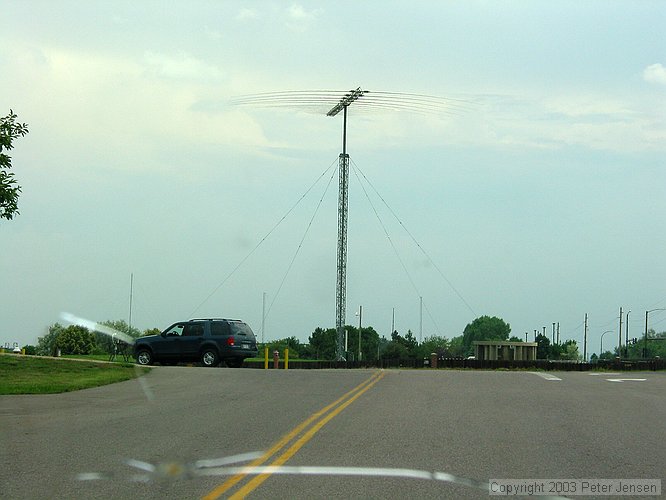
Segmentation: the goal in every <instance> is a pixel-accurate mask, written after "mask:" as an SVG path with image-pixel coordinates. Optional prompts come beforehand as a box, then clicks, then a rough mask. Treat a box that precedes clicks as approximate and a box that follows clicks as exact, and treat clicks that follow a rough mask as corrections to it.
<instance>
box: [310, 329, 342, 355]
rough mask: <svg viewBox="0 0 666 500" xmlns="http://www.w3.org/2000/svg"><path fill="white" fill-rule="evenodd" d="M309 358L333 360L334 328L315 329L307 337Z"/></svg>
mask: <svg viewBox="0 0 666 500" xmlns="http://www.w3.org/2000/svg"><path fill="white" fill-rule="evenodd" d="M308 342H309V343H310V356H311V357H312V358H314V359H335V354H336V346H337V332H336V331H335V328H327V329H325V330H324V329H323V328H319V327H317V328H315V330H314V332H312V335H310V337H308Z"/></svg>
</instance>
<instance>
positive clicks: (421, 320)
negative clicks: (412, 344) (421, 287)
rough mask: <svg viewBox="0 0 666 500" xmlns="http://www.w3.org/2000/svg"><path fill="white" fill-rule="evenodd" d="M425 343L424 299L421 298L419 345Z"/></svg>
mask: <svg viewBox="0 0 666 500" xmlns="http://www.w3.org/2000/svg"><path fill="white" fill-rule="evenodd" d="M422 342H423V297H419V344H420V343H422Z"/></svg>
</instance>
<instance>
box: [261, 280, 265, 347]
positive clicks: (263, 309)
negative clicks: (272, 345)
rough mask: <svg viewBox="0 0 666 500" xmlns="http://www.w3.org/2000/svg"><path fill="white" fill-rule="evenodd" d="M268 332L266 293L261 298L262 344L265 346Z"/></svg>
mask: <svg viewBox="0 0 666 500" xmlns="http://www.w3.org/2000/svg"><path fill="white" fill-rule="evenodd" d="M265 332H266V292H264V293H263V295H262V298H261V343H262V344H265V341H264V333H265Z"/></svg>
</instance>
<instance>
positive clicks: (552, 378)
mask: <svg viewBox="0 0 666 500" xmlns="http://www.w3.org/2000/svg"><path fill="white" fill-rule="evenodd" d="M529 373H531V374H533V375H538V376H539V377H541V378H545V379H546V380H560V381H561V380H562V379H561V378H558V377H556V376H555V375H551V374H550V373H541V372H529Z"/></svg>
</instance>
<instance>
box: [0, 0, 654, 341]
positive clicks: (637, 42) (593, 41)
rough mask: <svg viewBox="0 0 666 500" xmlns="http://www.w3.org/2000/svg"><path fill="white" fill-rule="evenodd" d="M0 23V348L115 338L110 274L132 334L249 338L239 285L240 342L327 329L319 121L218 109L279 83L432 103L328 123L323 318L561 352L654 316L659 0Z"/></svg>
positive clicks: (307, 114)
mask: <svg viewBox="0 0 666 500" xmlns="http://www.w3.org/2000/svg"><path fill="white" fill-rule="evenodd" d="M0 4H1V8H0V12H1V14H0V18H1V19H2V30H0V114H2V115H6V114H7V113H8V112H9V109H10V108H11V109H13V110H14V111H15V112H16V113H17V114H18V115H19V120H20V121H21V122H27V123H28V125H29V128H30V133H29V135H28V136H26V137H24V138H21V139H19V140H17V141H16V142H15V149H14V150H13V154H12V157H13V164H14V168H13V171H14V172H15V174H16V177H17V179H18V181H19V183H20V184H21V186H22V188H23V192H22V195H21V198H20V204H19V208H20V211H21V214H20V215H19V216H18V217H16V218H15V219H14V220H12V221H4V220H3V221H0V254H1V259H0V276H1V277H0V317H1V319H2V329H1V330H0V344H2V345H4V344H5V343H6V342H9V343H10V344H11V343H13V342H18V343H19V344H20V345H24V344H29V343H30V344H34V343H36V342H37V337H38V336H41V335H43V334H44V333H45V331H46V330H47V328H48V326H49V325H51V324H53V323H55V322H56V321H59V315H60V313H61V312H63V311H66V312H70V313H73V314H76V315H78V316H81V317H84V318H88V319H92V320H95V321H104V320H116V319H125V320H126V321H127V320H128V319H129V304H130V276H131V275H132V274H133V283H134V286H133V300H132V323H133V324H134V325H135V326H137V327H138V328H140V329H146V328H151V327H159V328H165V327H166V326H168V325H170V324H171V323H173V322H175V321H179V320H183V319H189V318H191V317H209V316H214V317H233V318H241V319H243V320H245V321H247V322H248V323H249V324H250V326H251V327H252V328H253V329H254V331H255V332H256V333H257V334H258V336H259V337H260V339H261V336H262V330H261V325H262V309H263V297H264V293H265V294H266V308H265V309H266V310H267V311H268V314H267V317H266V328H265V331H264V332H263V334H264V336H265V338H266V340H269V339H275V338H282V337H286V336H292V335H293V336H296V337H298V338H299V339H300V340H302V341H307V338H308V336H309V335H310V334H311V332H312V331H313V330H314V328H316V327H318V326H321V327H334V326H335V284H336V269H335V262H336V238H337V195H338V186H337V183H338V178H337V173H336V172H335V169H336V167H337V163H338V155H339V153H340V152H341V149H342V115H338V116H337V117H334V118H331V117H327V116H326V114H325V113H326V111H327V110H328V108H329V107H332V105H333V104H335V101H332V102H331V103H330V106H329V105H328V104H329V103H322V104H321V106H319V107H317V106H315V107H308V108H305V109H302V108H300V107H299V106H295V105H294V106H283V107H278V108H264V107H258V106H239V105H234V104H231V100H232V99H233V98H234V97H236V96H240V95H247V94H256V93H265V92H280V91H299V90H303V91H306V90H309V91H311V90H335V91H339V92H340V95H341V96H342V95H343V94H344V92H345V91H348V90H349V89H354V88H357V87H361V88H362V89H364V90H368V91H370V93H369V94H368V96H370V95H372V94H371V93H372V91H375V92H396V93H408V94H425V95H430V96H437V97H440V98H443V99H445V101H442V102H443V103H444V104H442V105H440V106H432V109H429V110H428V112H426V113H423V112H421V113H417V112H413V111H412V110H401V111H400V110H389V109H385V108H384V107H380V106H371V105H365V106H361V105H360V101H359V103H358V105H354V104H352V106H350V108H349V121H348V137H347V148H348V153H349V154H350V156H351V162H352V165H351V166H352V172H351V174H350V188H349V189H350V192H349V249H348V267H347V274H348V281H347V323H348V324H353V325H357V324H358V317H357V316H356V315H355V312H356V311H358V308H359V306H361V305H362V306H363V325H364V326H365V325H371V326H373V327H374V328H375V329H376V330H377V331H378V332H379V333H380V334H381V335H385V336H387V337H388V336H389V335H390V329H391V323H392V313H393V311H395V328H396V329H397V330H398V331H399V332H401V333H402V334H404V333H406V331H407V330H408V329H411V330H412V331H413V332H414V334H415V335H417V337H418V336H419V335H420V333H421V326H420V325H421V319H420V318H421V315H420V307H419V303H420V299H419V297H423V314H422V318H423V320H422V325H423V326H422V332H423V336H424V337H425V336H430V335H443V336H446V337H453V336H457V335H460V334H461V333H462V331H463V329H464V328H465V325H467V324H468V323H469V322H471V321H472V320H473V319H474V318H475V317H477V316H481V315H484V314H487V315H491V316H492V315H494V316H499V317H501V318H503V319H504V320H505V321H507V322H508V323H510V325H511V328H512V333H513V334H514V335H517V336H519V337H521V338H522V337H524V334H525V332H529V333H530V340H531V339H532V337H533V332H534V330H535V329H539V330H541V328H542V327H543V326H546V327H547V328H546V330H547V332H548V333H549V334H550V333H551V331H552V323H554V322H555V323H559V324H560V335H561V338H562V339H563V340H564V339H569V338H573V339H576V340H577V341H578V342H579V343H581V344H582V339H583V320H584V316H585V314H586V313H588V314H589V327H590V330H589V338H590V344H589V347H588V353H589V352H596V351H598V349H599V339H600V336H601V334H602V332H604V331H606V330H612V331H614V332H615V335H612V334H609V335H607V336H606V337H605V339H604V345H605V347H610V346H611V345H613V344H615V345H616V344H617V330H618V326H619V325H618V315H619V308H620V307H623V308H624V311H627V310H631V311H632V312H631V314H630V315H629V320H630V323H629V325H630V331H629V336H630V337H635V336H640V335H641V333H642V332H643V328H644V320H645V311H646V310H648V309H655V308H666V265H665V262H664V250H665V249H666V231H665V230H664V220H665V215H666V196H664V189H665V186H666V168H664V167H665V158H666V35H665V34H664V26H666V3H664V2H663V1H660V0H659V1H647V0H643V1H640V2H634V1H608V0H603V1H586V2H580V1H572V2H566V1H559V2H552V1H531V2H524V1H503V2H495V1H476V2H475V1H465V2H462V1H460V2H447V1H432V2H401V1H381V2H379V1H367V2H344V1H343V2H340V1H338V2H320V1H312V2H300V3H289V2H278V1H273V2H270V1H257V2H240V1H239V2H234V1H225V2H217V1H210V2H197V1H188V2H162V1H154V2H148V1H141V2H137V1H136V0H132V1H120V0H115V1H113V2H107V1H105V2H102V1H88V2H81V1H78V0H77V1H51V0H49V1H30V0H25V1H20V2H17V1H6V0H4V1H1V2H0ZM405 102H406V103H407V104H409V103H411V104H412V107H413V104H414V98H413V97H409V96H406V97H405ZM408 107H409V106H408ZM331 176H333V177H332V181H331V182H330V183H329V180H330V179H331ZM306 193H307V194H306ZM292 209H293V210H292ZM285 215H286V217H285ZM283 217H284V220H282V219H283ZM281 220H282V221H281ZM280 221H281V222H280ZM278 223H279V224H278ZM267 235H268V236H267ZM260 243H261V244H260ZM292 262H293V264H292ZM239 264H241V265H240V267H238V266H239ZM650 323H651V326H654V327H655V328H656V329H657V330H658V331H661V330H665V329H666V312H660V311H655V312H654V313H652V314H650ZM623 330H624V327H623ZM623 336H624V331H623Z"/></svg>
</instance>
